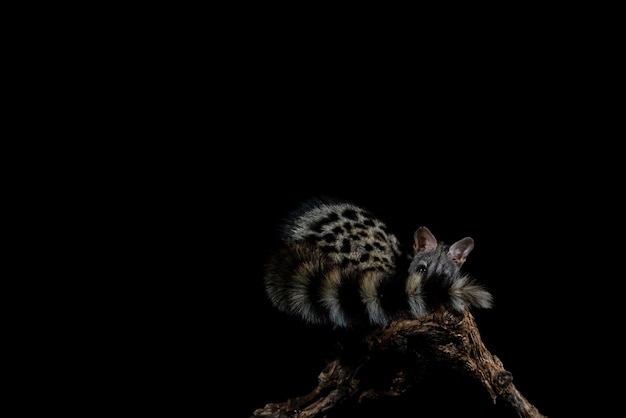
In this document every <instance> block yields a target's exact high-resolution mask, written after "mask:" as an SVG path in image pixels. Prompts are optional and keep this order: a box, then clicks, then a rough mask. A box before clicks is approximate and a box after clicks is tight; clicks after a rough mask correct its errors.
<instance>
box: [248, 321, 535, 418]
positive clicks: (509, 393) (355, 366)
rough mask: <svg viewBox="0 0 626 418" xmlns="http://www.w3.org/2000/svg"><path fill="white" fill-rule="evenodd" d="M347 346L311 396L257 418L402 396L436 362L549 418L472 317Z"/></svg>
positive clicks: (307, 414)
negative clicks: (484, 339)
mask: <svg viewBox="0 0 626 418" xmlns="http://www.w3.org/2000/svg"><path fill="white" fill-rule="evenodd" d="M342 344H343V345H342V346H341V350H340V352H339V353H338V354H337V356H336V357H334V358H333V359H332V360H330V361H329V362H328V363H327V365H326V366H325V368H324V370H322V371H321V373H320V374H319V376H318V385H317V387H316V388H314V389H313V390H312V391H311V392H310V393H308V394H307V395H304V396H301V397H297V398H292V399H288V400H287V401H285V402H282V403H268V404H267V405H265V406H264V407H263V408H260V409H257V410H255V411H254V413H253V417H268V418H287V417H298V418H321V417H323V416H324V415H323V414H326V413H329V412H330V411H331V410H332V409H333V408H335V407H336V406H338V405H339V404H341V403H343V402H345V401H346V400H348V399H352V400H354V401H355V402H357V403H362V402H364V401H366V400H376V399H381V398H385V397H395V396H400V395H402V394H403V393H404V392H406V391H407V390H408V389H409V388H411V387H412V386H414V385H415V384H417V383H419V382H420V381H421V380H422V379H423V371H424V369H425V368H426V367H428V365H430V364H433V362H436V363H439V364H443V365H445V366H446V367H450V368H452V369H454V370H455V371H457V372H459V373H461V374H464V375H466V376H469V377H470V378H471V379H473V380H475V381H477V382H479V383H480V385H481V386H482V387H483V388H484V389H485V390H486V391H487V392H488V394H489V396H490V398H491V399H492V401H493V403H494V404H495V403H496V402H503V403H504V404H507V405H508V406H510V407H511V408H512V409H513V410H514V411H515V412H516V413H517V415H518V417H519V418H546V417H545V416H544V415H542V414H541V413H540V412H539V411H538V410H537V408H535V407H534V406H533V405H532V404H531V403H530V402H528V400H527V399H526V398H525V397H524V396H523V395H522V394H521V393H520V392H519V391H518V390H517V389H516V387H515V385H514V384H513V376H512V374H511V373H510V372H508V371H507V370H505V368H504V366H503V364H502V362H501V361H500V359H498V358H497V357H496V356H494V355H493V354H491V353H490V352H489V350H487V348H486V347H485V345H484V344H483V342H482V339H481V337H480V333H479V331H478V328H477V326H476V322H475V320H474V317H473V316H472V314H471V313H470V312H469V311H466V312H465V313H464V314H463V315H453V314H451V313H449V312H444V313H439V314H435V315H432V316H429V317H425V318H421V319H410V320H400V321H395V322H392V323H391V324H389V325H388V326H386V327H382V328H378V329H376V330H374V331H371V332H370V333H368V334H365V335H363V336H361V337H359V338H358V339H357V340H356V341H349V340H344V341H343V342H342Z"/></svg>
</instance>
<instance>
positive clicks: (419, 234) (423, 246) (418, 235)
mask: <svg viewBox="0 0 626 418" xmlns="http://www.w3.org/2000/svg"><path fill="white" fill-rule="evenodd" d="M435 248H437V240H436V239H435V236H434V235H433V233H432V232H430V230H429V229H428V228H426V227H425V226H420V227H419V228H417V230H416V231H415V233H414V234H413V250H415V254H417V253H419V252H422V251H429V250H434V249H435Z"/></svg>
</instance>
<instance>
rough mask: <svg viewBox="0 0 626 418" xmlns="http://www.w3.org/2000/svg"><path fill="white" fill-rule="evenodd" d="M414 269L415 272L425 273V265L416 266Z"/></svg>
mask: <svg viewBox="0 0 626 418" xmlns="http://www.w3.org/2000/svg"><path fill="white" fill-rule="evenodd" d="M415 271H416V272H417V273H426V266H417V269H415Z"/></svg>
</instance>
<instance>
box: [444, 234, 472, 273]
mask: <svg viewBox="0 0 626 418" xmlns="http://www.w3.org/2000/svg"><path fill="white" fill-rule="evenodd" d="M473 249H474V240H473V239H472V238H470V237H465V238H463V239H460V240H458V241H457V242H455V243H454V244H452V245H451V246H450V249H448V255H450V258H452V261H454V262H455V263H456V265H457V266H459V267H461V266H462V265H463V263H465V260H467V255H468V254H469V253H470V252H471V251H472V250H473Z"/></svg>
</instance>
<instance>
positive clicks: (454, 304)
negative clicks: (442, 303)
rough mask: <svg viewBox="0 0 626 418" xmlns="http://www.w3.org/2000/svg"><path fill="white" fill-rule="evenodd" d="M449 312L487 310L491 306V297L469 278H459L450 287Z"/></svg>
mask: <svg viewBox="0 0 626 418" xmlns="http://www.w3.org/2000/svg"><path fill="white" fill-rule="evenodd" d="M449 297H450V299H449V303H450V306H449V307H448V308H449V309H450V310H453V311H456V312H463V311H464V310H466V309H471V308H483V309H488V308H491V307H492V306H493V296H492V295H491V293H489V292H488V291H487V290H486V289H485V288H484V287H483V286H482V285H480V284H479V283H478V282H476V281H475V280H474V279H472V278H471V277H469V276H461V277H459V278H458V279H457V280H456V281H454V282H453V283H452V284H451V285H450V289H449Z"/></svg>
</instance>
